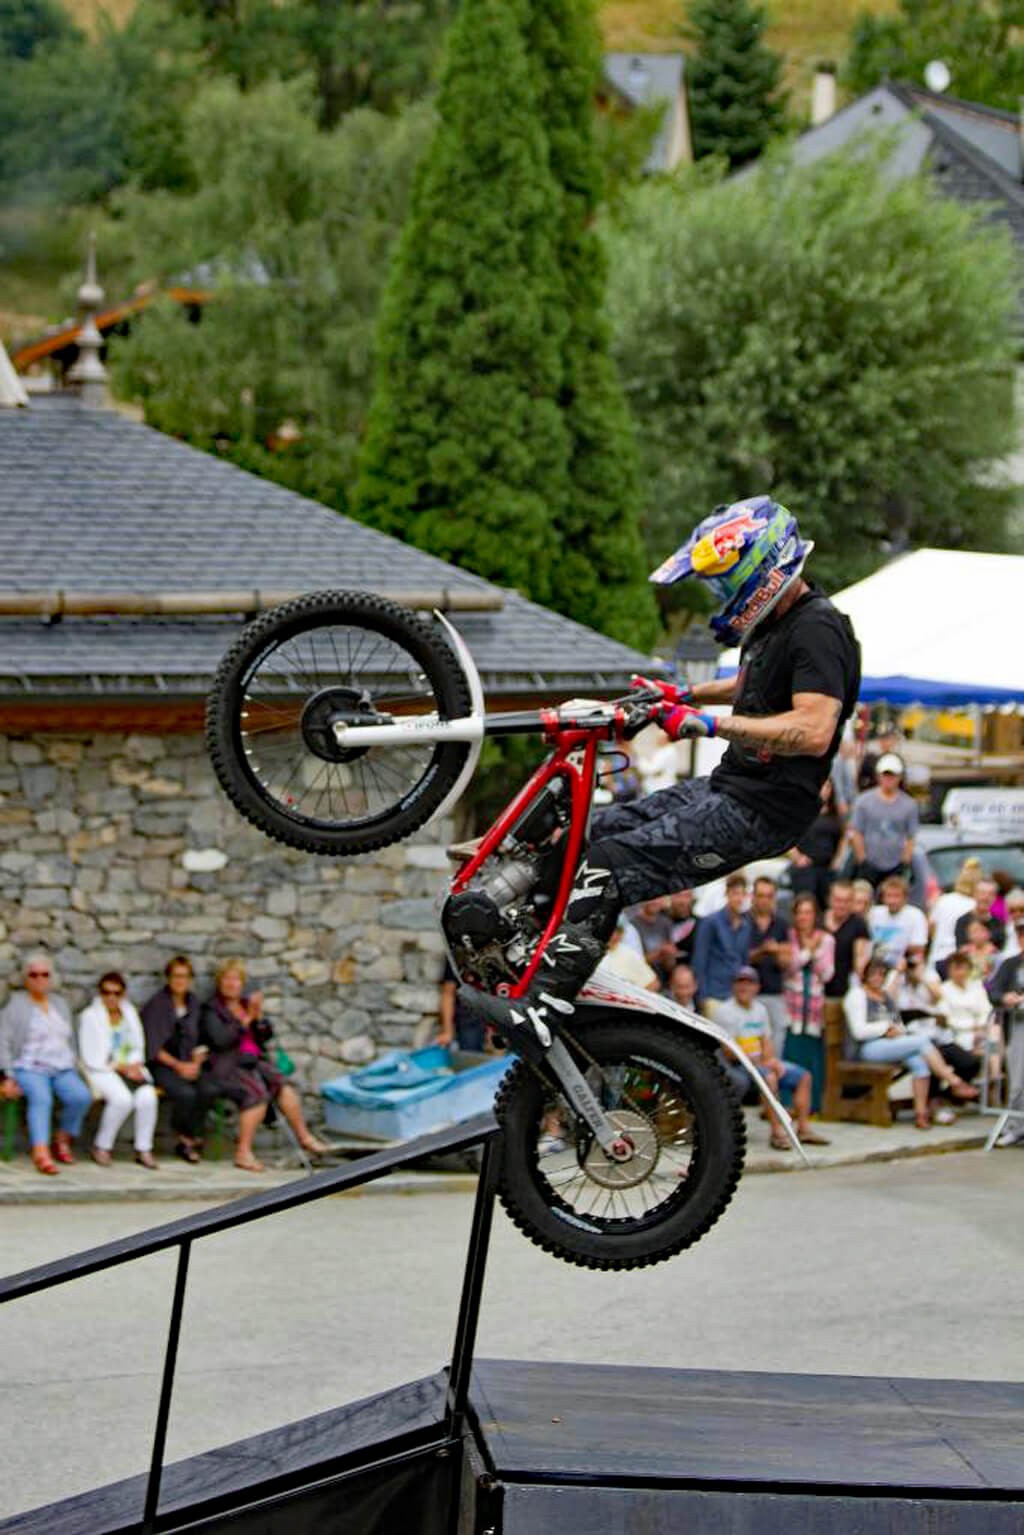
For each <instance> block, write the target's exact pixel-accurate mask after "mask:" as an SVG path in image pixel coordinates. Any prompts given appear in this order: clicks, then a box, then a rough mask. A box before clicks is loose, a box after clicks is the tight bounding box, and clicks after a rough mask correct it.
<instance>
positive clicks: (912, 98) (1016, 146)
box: [793, 80, 1024, 319]
mask: <svg viewBox="0 0 1024 1535" xmlns="http://www.w3.org/2000/svg"><path fill="white" fill-rule="evenodd" d="M885 128H888V129H895V130H896V147H895V150H894V154H893V158H892V162H891V165H892V169H893V171H894V173H895V174H896V175H911V174H913V173H915V172H917V171H920V170H926V171H928V172H929V173H930V174H931V175H932V176H933V177H934V178H935V181H936V184H937V186H938V187H939V189H940V190H941V191H942V192H943V193H944V194H945V195H946V196H947V197H952V198H953V199H955V201H957V202H961V203H967V204H975V203H986V204H988V205H990V212H989V216H990V217H991V219H992V220H993V221H994V222H995V223H998V224H1002V225H1003V226H1004V227H1005V228H1006V229H1007V230H1008V231H1009V233H1010V235H1011V237H1012V239H1013V241H1014V243H1015V245H1016V246H1017V248H1018V250H1019V251H1020V253H1021V254H1022V255H1024V156H1022V150H1021V138H1020V130H1019V125H1018V122H1017V118H1016V117H1015V115H1014V114H1013V113H1011V112H1002V111H999V110H998V109H997V108H995V107H987V106H983V105H981V104H980V103H978V102H971V101H960V100H958V99H957V98H956V97H955V96H940V95H936V93H935V92H934V91H926V90H921V89H919V88H918V87H917V86H911V85H905V84H900V83H898V82H895V81H888V80H887V81H883V82H882V84H880V85H878V86H876V87H875V89H874V90H872V91H868V92H867V93H866V94H865V95H864V96H860V97H858V98H857V100H856V101H853V102H851V103H850V104H849V106H847V107H844V108H843V109H842V111H840V112H837V113H836V114H835V116H834V117H831V118H830V119H829V120H828V122H826V123H822V124H820V125H819V126H818V127H816V128H811V129H810V130H809V131H808V132H807V133H804V134H803V135H801V137H800V138H799V139H798V140H797V142H796V145H795V147H794V151H793V155H794V159H795V160H796V161H797V163H799V164H806V163H809V162H811V161H814V160H817V159H819V158H820V157H821V156H822V155H826V154H829V153H831V152H832V151H834V150H835V149H838V148H840V147H842V146H844V145H846V144H849V143H850V142H852V141H853V140H854V139H856V138H857V137H858V136H859V135H861V134H863V133H865V132H870V131H871V130H873V129H885ZM1021 311H1022V319H1024V290H1022V295H1021Z"/></svg>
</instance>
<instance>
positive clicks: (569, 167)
mask: <svg viewBox="0 0 1024 1535" xmlns="http://www.w3.org/2000/svg"><path fill="white" fill-rule="evenodd" d="M526 43H527V49H528V51H529V54H530V58H531V60H532V62H533V65H534V68H535V71H536V75H537V82H538V102H539V107H540V113H541V118H542V121H543V123H544V127H545V129H546V132H547V138H548V144H549V157H550V165H551V171H552V174H553V175H554V178H555V180H556V182H557V183H558V186H559V189H560V193H561V199H560V209H559V216H558V220H557V223H556V225H555V229H554V236H555V241H556V256H557V262H558V267H559V270H560V273H561V277H562V281H563V284H564V290H565V315H566V319H567V322H568V323H567V330H566V334H565V338H564V341H563V348H562V360H563V377H562V387H561V392H560V396H559V401H560V404H561V408H562V415H563V420H564V422H565V425H566V428H567V430H568V433H569V439H570V446H569V452H570V459H569V478H570V487H569V495H568V497H567V499H566V500H565V502H564V503H563V505H562V509H561V516H560V517H556V523H555V528H556V536H557V539H558V542H559V544H560V546H561V550H562V555H561V560H562V564H561V571H560V576H559V589H558V595H557V598H556V600H557V603H558V606H559V607H560V608H561V610H562V611H563V612H566V613H568V614H569V615H570V617H573V618H576V619H578V620H579V621H580V622H581V623H588V624H591V625H593V626H594V627H595V628H597V629H603V630H604V631H605V632H606V633H608V634H614V635H616V636H617V637H618V638H620V639H622V640H625V641H628V642H633V643H636V644H638V645H647V644H650V643H652V642H653V639H654V635H655V631H656V628H657V616H656V609H655V604H654V598H653V594H652V592H651V588H650V587H649V586H648V584H647V565H646V560H645V554H644V547H643V540H642V538H641V533H640V521H641V510H642V509H641V505H640V474H639V461H638V457H637V449H636V441H635V438H634V434H633V424H632V420H631V419H630V415H629V410H628V407H627V405H626V401H625V397H624V395H623V392H622V387H621V384H620V382H619V379H618V376H617V374H616V371H615V367H614V364H613V362H612V357H611V351H610V335H609V327H608V322H607V319H606V315H605V288H606V284H607V259H606V255H605V248H604V242H603V239H602V237H601V234H600V232H599V230H598V227H597V224H596V222H595V220H596V216H597V212H598V208H599V206H600V203H601V198H602V194H603V191H604V174H603V167H602V163H601V156H600V151H599V147H598V142H597V138H596V134H595V126H594V116H595V114H594V93H595V89H596V86H597V82H598V80H599V78H600V66H601V49H600V41H599V38H598V34H597V28H596V25H595V21H594V11H593V4H592V0H543V3H537V0H534V3H533V4H532V5H531V6H530V10H529V13H528V24H527V32H526Z"/></svg>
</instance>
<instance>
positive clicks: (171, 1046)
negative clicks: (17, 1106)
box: [0, 953, 327, 1177]
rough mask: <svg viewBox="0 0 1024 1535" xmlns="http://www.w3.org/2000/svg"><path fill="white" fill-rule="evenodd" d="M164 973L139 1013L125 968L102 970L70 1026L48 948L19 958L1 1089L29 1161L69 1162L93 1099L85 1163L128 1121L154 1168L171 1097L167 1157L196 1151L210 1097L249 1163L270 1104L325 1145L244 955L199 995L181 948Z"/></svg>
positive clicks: (7, 1012) (107, 1158)
mask: <svg viewBox="0 0 1024 1535" xmlns="http://www.w3.org/2000/svg"><path fill="white" fill-rule="evenodd" d="M164 974H165V978H166V984H165V985H164V986H162V987H161V988H160V989H159V990H158V991H156V992H154V993H153V995H152V996H150V997H149V998H148V999H147V1001H146V1002H145V1003H144V1004H143V1006H142V1008H141V1010H137V1009H136V1008H135V1006H134V1005H133V1003H132V1002H131V1001H130V1000H129V998H128V984H127V981H126V980H125V977H124V976H123V975H122V974H121V973H120V972H119V971H117V970H108V971H107V972H106V973H105V974H104V975H101V976H100V978H99V980H98V982H97V985H96V995H95V996H94V997H93V999H92V1001H91V1002H89V1004H88V1005H87V1006H86V1007H85V1008H83V1010H82V1012H81V1014H80V1016H79V1018H78V1023H77V1028H76V1027H75V1024H74V1022H73V1020H72V1017H71V1012H70V1009H69V1008H68V1006H67V1003H66V1002H65V1001H64V999H63V998H62V997H61V996H60V995H59V993H58V992H57V991H56V990H55V989H54V982H55V979H56V977H55V973H54V965H53V962H52V959H51V957H50V956H49V955H48V954H46V953H37V954H33V955H31V956H30V957H29V958H28V959H27V961H26V962H25V965H24V969H23V976H22V979H23V982H24V989H23V990H20V991H15V992H14V993H13V994H12V996H11V998H10V1000H9V1001H8V1003H7V1005H6V1006H5V1007H4V1009H3V1011H2V1012H0V1095H2V1096H3V1098H4V1099H6V1100H8V1101H15V1100H18V1099H21V1098H24V1100H25V1111H26V1119H27V1124H28V1136H29V1145H30V1155H31V1158H32V1161H33V1163H34V1165H35V1167H36V1168H37V1170H38V1171H39V1172H40V1173H42V1174H44V1175H45V1176H47V1177H54V1176H55V1175H56V1174H58V1173H59V1171H60V1164H64V1165H68V1164H71V1163H73V1162H74V1160H75V1142H76V1141H77V1140H78V1138H79V1136H80V1135H81V1132H82V1129H83V1126H84V1124H85V1122H86V1118H87V1116H88V1114H89V1111H90V1109H91V1108H92V1106H93V1103H94V1102H96V1103H97V1104H99V1105H100V1106H101V1107H100V1111H99V1118H98V1121H97V1123H96V1128H95V1130H94V1132H93V1136H92V1142H91V1145H90V1147H89V1155H90V1156H91V1157H92V1160H93V1161H94V1162H95V1163H96V1164H97V1165H98V1166H100V1167H109V1166H110V1165H111V1163H112V1162H113V1160H114V1154H115V1143H116V1140H117V1135H118V1132H119V1130H120V1129H121V1127H122V1126H123V1125H124V1124H125V1122H126V1121H127V1120H128V1119H131V1120H132V1136H133V1144H134V1152H135V1161H136V1162H137V1163H138V1164H139V1165H140V1166H141V1167H143V1168H145V1169H146V1170H147V1171H155V1170H156V1169H157V1167H158V1165H159V1164H158V1163H157V1161H156V1158H155V1156H154V1154H153V1145H154V1134H155V1131H156V1124H157V1117H158V1114H159V1108H160V1098H161V1097H165V1098H167V1099H168V1100H169V1102H170V1108H171V1124H172V1128H173V1131H174V1134H175V1136H176V1142H175V1148H174V1149H175V1154H176V1155H177V1156H179V1157H180V1158H181V1159H182V1161H184V1162H187V1163H189V1164H195V1163H197V1162H198V1161H199V1160H200V1156H201V1153H202V1148H203V1140H204V1127H205V1122H206V1118H207V1114H208V1112H209V1110H210V1109H211V1108H212V1107H213V1105H214V1104H215V1103H216V1102H217V1100H218V1099H224V1100H227V1101H230V1102H232V1103H234V1104H235V1105H236V1106H237V1109H238V1135H237V1141H236V1146H235V1165H236V1166H237V1167H239V1168H241V1169H243V1170H244V1171H246V1172H253V1173H257V1172H262V1171H263V1164H262V1163H261V1162H260V1161H258V1159H257V1158H256V1156H255V1154H254V1152H253V1137H254V1135H255V1132H256V1130H257V1128H258V1126H259V1125H260V1124H261V1123H262V1122H263V1121H264V1119H266V1117H267V1114H268V1111H269V1110H270V1109H271V1108H272V1107H273V1109H274V1110H275V1111H277V1112H279V1113H280V1114H281V1115H282V1116H283V1117H284V1119H285V1120H286V1121H287V1123H288V1124H289V1125H290V1126H291V1129H292V1131H293V1133H294V1135H295V1137H296V1139H297V1141H298V1142H299V1144H300V1145H301V1146H302V1147H303V1148H304V1149H305V1150H306V1152H307V1153H309V1154H311V1155H320V1154H322V1153H323V1152H324V1151H326V1150H327V1148H326V1147H325V1146H324V1145H323V1144H322V1143H321V1142H320V1141H318V1140H317V1139H316V1137H315V1136H314V1135H313V1134H312V1132H311V1131H310V1129H309V1127H308V1125H307V1124H306V1122H305V1119H304V1118H303V1114H302V1105H301V1102H300V1099H299V1095H298V1093H297V1092H296V1091H295V1089H294V1087H292V1086H291V1084H290V1083H289V1082H287V1081H286V1076H287V1070H288V1067H289V1065H290V1063H289V1062H288V1059H287V1057H286V1056H285V1055H284V1052H282V1051H280V1050H272V1049H271V1039H272V1036H273V1032H274V1031H273V1027H272V1025H271V1023H270V1021H269V1020H268V1019H267V1018H266V1017H265V1016H264V1012H263V996H262V993H261V992H259V991H247V990H246V973H245V965H244V963H243V962H242V961H241V960H240V959H229V960H226V961H225V962H224V963H223V964H222V965H221V966H220V968H219V969H218V970H217V973H216V978H215V986H214V991H213V994H212V995H211V996H210V998H209V999H208V1000H207V1001H205V1002H200V1001H199V999H198V997H197V996H196V995H195V992H194V991H193V970H192V965H191V962H190V961H189V959H188V958H187V957H186V956H185V955H183V954H176V955H175V956H174V958H173V959H171V960H169V961H168V963H167V966H166V969H165V972H164ZM58 1113H59V1124H56V1123H55V1116H56V1115H57V1114H58Z"/></svg>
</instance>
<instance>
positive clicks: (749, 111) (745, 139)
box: [687, 0, 784, 169]
mask: <svg viewBox="0 0 1024 1535" xmlns="http://www.w3.org/2000/svg"><path fill="white" fill-rule="evenodd" d="M689 21H690V25H689V28H688V32H689V35H690V37H691V38H692V39H693V40H694V41H695V42H696V44H697V47H696V51H695V52H694V54H693V57H692V58H691V59H690V61H689V64H688V69H687V79H688V81H689V98H690V128H691V132H692V136H693V153H694V157H695V158H696V159H698V160H699V159H701V158H702V157H703V156H704V155H715V154H717V155H724V156H725V157H726V159H727V160H728V162H729V168H730V169H734V168H735V167H736V166H738V165H745V164H746V163H747V161H749V160H756V159H757V157H758V155H759V154H760V153H761V151H762V150H763V149H764V147H765V145H766V144H767V143H768V141H769V139H771V138H772V137H773V136H774V135H775V134H776V133H778V132H779V130H780V129H781V127H782V124H783V120H784V110H783V103H782V101H781V99H780V96H779V84H780V80H781V76H782V59H781V57H780V55H779V54H777V53H773V52H772V51H771V49H770V48H768V47H766V46H765V42H764V29H765V13H764V8H763V7H762V6H760V5H758V4H756V3H755V0H693V4H692V5H691V6H690V13H689Z"/></svg>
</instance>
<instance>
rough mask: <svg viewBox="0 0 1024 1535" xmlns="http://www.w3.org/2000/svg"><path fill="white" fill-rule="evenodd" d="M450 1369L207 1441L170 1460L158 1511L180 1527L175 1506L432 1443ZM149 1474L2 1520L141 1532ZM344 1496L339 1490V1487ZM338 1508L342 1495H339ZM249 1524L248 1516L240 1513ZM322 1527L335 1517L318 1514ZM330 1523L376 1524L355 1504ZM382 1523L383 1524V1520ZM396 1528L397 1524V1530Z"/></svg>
mask: <svg viewBox="0 0 1024 1535" xmlns="http://www.w3.org/2000/svg"><path fill="white" fill-rule="evenodd" d="M447 1386H448V1382H447V1377H446V1376H445V1375H444V1374H438V1375H432V1376H427V1377H426V1378H425V1379H423V1380H418V1381H412V1382H410V1383H409V1384H408V1385H406V1386H399V1387H397V1388H396V1389H394V1390H392V1391H383V1392H380V1393H378V1394H377V1395H376V1396H372V1397H367V1398H365V1399H364V1400H362V1401H359V1402H353V1403H351V1404H350V1405H348V1406H346V1407H339V1408H335V1409H333V1410H332V1411H330V1412H322V1413H318V1414H317V1415H316V1417H313V1418H306V1419H304V1420H303V1421H301V1422H299V1423H291V1424H288V1425H287V1426H285V1427H284V1428H278V1429H272V1430H271V1431H270V1432H269V1433H265V1434H257V1435H254V1436H253V1437H252V1438H251V1439H243V1440H240V1441H238V1442H237V1443H235V1444H228V1445H224V1446H222V1447H221V1448H219V1449H215V1450H208V1451H207V1452H206V1453H205V1454H203V1455H196V1456H193V1457H192V1459H190V1460H185V1461H178V1462H176V1463H175V1464H172V1465H169V1466H168V1467H167V1470H166V1473H165V1475H164V1482H163V1497H162V1499H161V1514H162V1515H163V1516H164V1518H165V1519H166V1520H167V1523H168V1526H169V1527H171V1528H174V1527H176V1526H175V1515H178V1516H179V1517H180V1519H181V1522H182V1523H183V1524H185V1523H191V1521H192V1520H194V1519H196V1518H197V1517H198V1516H199V1515H200V1514H201V1513H206V1512H207V1511H208V1512H210V1513H211V1514H212V1512H213V1511H214V1510H215V1509H218V1508H222V1509H225V1510H230V1509H232V1508H237V1507H239V1506H240V1505H242V1504H244V1503H249V1502H251V1501H253V1500H258V1499H260V1498H274V1497H277V1496H280V1495H281V1493H282V1492H283V1491H284V1490H285V1489H288V1488H294V1489H297V1490H300V1489H302V1488H303V1487H304V1486H305V1485H306V1484H308V1483H310V1482H313V1481H315V1480H317V1479H318V1478H326V1477H329V1476H331V1475H332V1474H336V1473H337V1472H338V1471H340V1470H342V1469H344V1468H345V1467H346V1466H350V1467H353V1468H358V1466H359V1464H360V1462H370V1463H372V1462H374V1461H377V1460H379V1459H380V1458H381V1457H389V1456H395V1455H397V1454H398V1453H400V1452H401V1451H402V1450H406V1449H407V1448H408V1447H409V1446H414V1445H416V1444H417V1443H429V1442H430V1441H431V1440H434V1439H437V1438H438V1437H439V1436H440V1434H441V1423H442V1419H443V1416H444V1406H445V1393H446V1391H447ZM145 1486H146V1479H145V1477H144V1476H136V1477H131V1478H129V1479H128V1480H127V1481H123V1482H114V1483H112V1484H110V1485H108V1486H106V1487H101V1488H97V1489H96V1490H95V1491H94V1492H86V1493H81V1494H79V1495H78V1496H77V1497H73V1498H67V1499H65V1500H64V1501H63V1502H61V1503H51V1504H49V1505H48V1506H47V1507H45V1508H37V1509H32V1510H31V1511H29V1512H27V1513H23V1514H15V1515H13V1516H12V1517H11V1518H10V1519H5V1520H0V1530H2V1531H3V1532H4V1535H120V1532H122V1531H123V1532H128V1531H133V1532H135V1531H137V1530H138V1529H139V1523H140V1520H141V1517H142V1508H143V1500H144V1498H145ZM333 1496H334V1498H335V1500H336V1501H338V1495H337V1494H334V1495H333ZM359 1496H360V1497H362V1498H363V1501H364V1502H365V1503H367V1505H369V1504H370V1503H372V1501H373V1499H374V1497H376V1498H377V1500H378V1501H380V1498H381V1497H382V1496H383V1493H382V1492H381V1491H380V1490H378V1491H377V1492H374V1490H373V1489H372V1488H371V1489H370V1490H369V1491H368V1492H366V1493H360V1495H359ZM340 1502H341V1505H342V1507H344V1504H345V1497H344V1495H342V1497H341V1499H340ZM242 1523H243V1524H244V1519H243V1520H242ZM205 1527H209V1528H212V1529H219V1528H222V1527H223V1528H224V1529H227V1528H229V1527H235V1528H237V1527H238V1526H237V1525H232V1522H231V1521H229V1520H227V1519H225V1520H224V1521H223V1522H220V1521H214V1523H213V1524H212V1525H210V1526H205ZM253 1527H254V1528H259V1529H271V1528H279V1527H280V1528H290V1530H291V1532H293V1535H298V1532H300V1531H302V1530H304V1529H312V1528H315V1527H316V1526H315V1525H312V1524H303V1523H302V1522H301V1519H296V1518H293V1519H292V1521H291V1524H290V1526H289V1525H288V1524H287V1523H284V1524H282V1525H280V1526H278V1525H272V1524H270V1523H267V1522H263V1523H260V1524H258V1525H256V1526H253ZM320 1528H321V1530H322V1531H323V1532H324V1535H327V1532H328V1530H329V1528H330V1526H329V1525H328V1524H327V1523H326V1522H321V1525H320ZM334 1528H337V1529H344V1531H345V1535H350V1532H352V1531H359V1530H362V1529H376V1528H377V1526H375V1525H373V1524H371V1523H364V1524H360V1523H359V1522H358V1521H357V1519H356V1517H355V1513H353V1517H352V1519H351V1520H349V1521H348V1522H347V1523H342V1522H341V1521H340V1520H339V1521H338V1522H337V1523H336V1524H335V1526H334ZM382 1528H384V1529H386V1528H387V1526H386V1525H384V1526H382ZM395 1535H398V1532H397V1531H396V1532H395Z"/></svg>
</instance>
